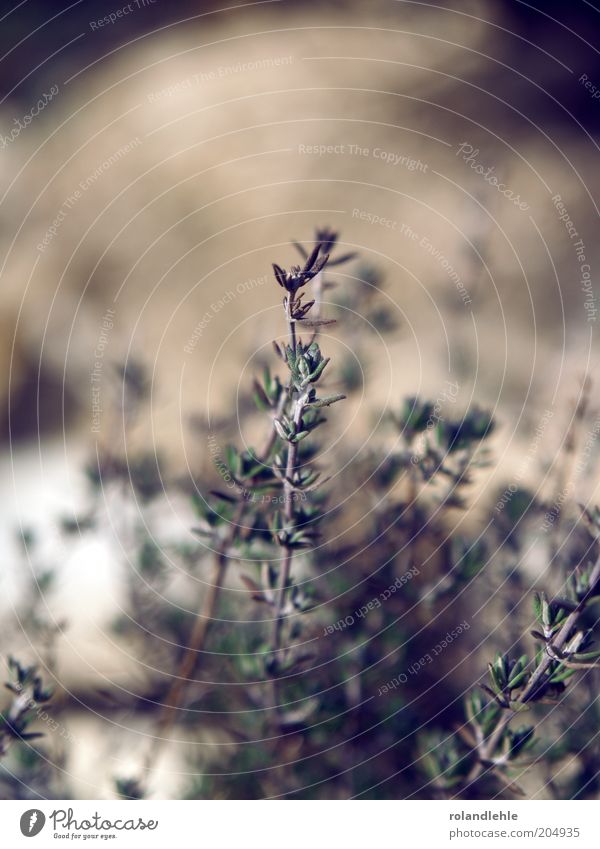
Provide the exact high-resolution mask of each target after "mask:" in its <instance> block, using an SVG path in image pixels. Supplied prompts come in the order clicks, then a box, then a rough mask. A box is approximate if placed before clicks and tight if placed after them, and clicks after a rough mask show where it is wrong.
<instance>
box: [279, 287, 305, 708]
mask: <svg viewBox="0 0 600 849" xmlns="http://www.w3.org/2000/svg"><path fill="white" fill-rule="evenodd" d="M293 297H294V296H293V293H292V294H290V297H289V302H288V307H287V316H288V329H289V337H290V345H291V348H292V351H293V353H294V354H295V353H296V322H295V321H294V320H293V319H292V318H291V316H290V310H291V308H292V307H293V303H294V301H293ZM289 392H290V397H292V393H293V389H292V383H291V382H290V390H289ZM303 409H304V407H303V404H302V402H301V401H300V399H297V401H296V406H295V410H294V416H293V418H294V423H295V425H296V428H297V426H298V425H299V424H300V421H301V419H302V412H303ZM297 461H298V445H297V444H296V443H295V442H290V443H288V450H287V459H286V467H285V481H284V483H283V493H284V503H285V509H284V516H285V521H286V524H287V525H288V526H289V525H290V524H291V522H292V521H293V519H294V489H293V485H292V483H291V481H292V480H293V476H294V472H295V470H296V464H297ZM292 559H293V551H292V549H291V547H290V546H289V545H286V546H285V551H284V555H283V558H282V560H281V567H280V570H279V580H278V583H277V597H276V599H275V611H274V615H273V631H272V636H271V649H272V651H273V656H274V662H275V673H274V675H273V678H272V707H273V710H275V711H276V710H277V708H278V703H279V680H278V671H277V662H278V660H279V652H280V651H281V636H282V627H283V621H284V618H285V617H284V613H283V612H284V609H285V594H286V588H287V585H288V583H289V579H290V573H291V570H292Z"/></svg>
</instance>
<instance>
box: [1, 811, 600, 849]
mask: <svg viewBox="0 0 600 849" xmlns="http://www.w3.org/2000/svg"><path fill="white" fill-rule="evenodd" d="M32 809H38V811H40V812H42V813H43V814H44V816H45V824H44V827H43V828H42V830H41V831H40V832H39V834H37V835H34V836H33V837H28V836H23V835H22V833H21V828H20V821H21V817H22V816H23V815H24V814H25V813H26V812H28V811H31V810H32ZM69 809H71V810H72V817H71V823H72V824H71V826H70V827H65V826H66V825H67V823H68V811H69ZM53 814H55V816H54V817H53ZM95 814H98V815H99V819H98V823H97V824H98V826H101V825H102V821H107V820H108V821H110V823H112V824H113V825H115V824H123V822H124V821H126V820H130V821H132V822H133V824H137V823H138V822H139V820H140V818H141V819H142V820H143V821H145V822H148V821H155V823H156V827H155V828H151V827H150V828H145V829H143V830H142V829H139V828H137V829H135V830H127V831H124V830H115V829H114V828H113V829H108V830H102V828H100V830H99V829H98V828H97V827H96V821H95V820H94V819H93V818H94V816H95ZM599 814H600V802H597V801H577V802H575V801H569V802H567V801H565V802H553V801H540V802H536V801H518V802H497V801H494V802H445V801H412V800H411V801H406V802H405V801H380V802H378V801H323V802H306V801H264V802H260V801H259V802H256V801H239V802H236V801H197V802H195V801H192V802H181V801H157V802H145V801H144V802H124V801H105V802H103V801H99V802H95V801H74V802H68V801H58V802H57V801H52V802H45V801H25V802H14V801H4V802H1V803H0V846H1V847H4V846H6V847H10V849H12V847H14V846H23V845H29V846H32V847H44V846H50V845H52V846H55V847H56V846H65V845H67V844H68V843H69V844H71V845H73V844H78V845H86V846H90V845H91V846H106V845H108V846H111V845H115V846H116V845H119V846H122V847H128V846H160V847H166V849H175V847H176V849H180V847H187V846H190V847H192V846H193V847H202V846H206V847H209V849H220V847H225V849H229V848H230V847H231V849H234V847H240V849H245V847H248V849H254V847H259V849H307V847H310V849H321V847H343V849H374V847H375V846H390V847H392V849H396V847H397V849H404V847H406V846H411V847H413V849H414V847H416V849H429V847H431V849H440V847H441V848H442V849H443V847H457V849H465V847H469V846H471V847H473V849H482V847H488V846H489V847H510V849H518V847H521V846H522V847H523V849H525V847H528V849H529V847H530V846H532V845H533V846H539V847H550V849H557V848H558V847H561V849H568V847H577V849H598V846H600V833H599V832H600V829H599V826H598V816H599ZM455 817H458V818H455ZM30 819H31V814H28V816H27V817H26V818H25V825H26V826H28V823H29V821H30ZM41 819H43V818H41ZM86 819H87V820H88V821H90V827H89V829H86V827H85V823H84V822H83V821H84V820H86ZM73 820H75V821H76V822H75V823H73ZM40 821H41V820H40V817H39V815H37V817H36V821H35V823H34V826H33V827H34V829H35V828H37V827H39V822H40ZM115 821H119V822H118V823H116V822H115ZM105 828H106V823H105ZM554 829H565V830H567V833H568V829H572V830H573V831H572V832H571V833H572V836H571V837H567V836H564V837H561V836H560V832H558V833H555V834H553V833H552V832H553V830H554ZM534 830H537V834H536V836H533V835H528V836H519V833H521V832H525V831H534ZM577 830H578V832H579V836H577V837H576V836H575V834H576V833H577ZM490 831H491V832H494V833H498V832H502V831H504V832H505V833H506V837H495V836H492V837H489V836H486V835H487V833H489V832H490ZM452 832H453V833H454V834H453V836H452V837H451V833H452ZM456 832H461V834H460V835H458V834H456ZM469 834H471V835H472V836H469ZM30 840H31V841H33V842H29V841H30Z"/></svg>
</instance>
